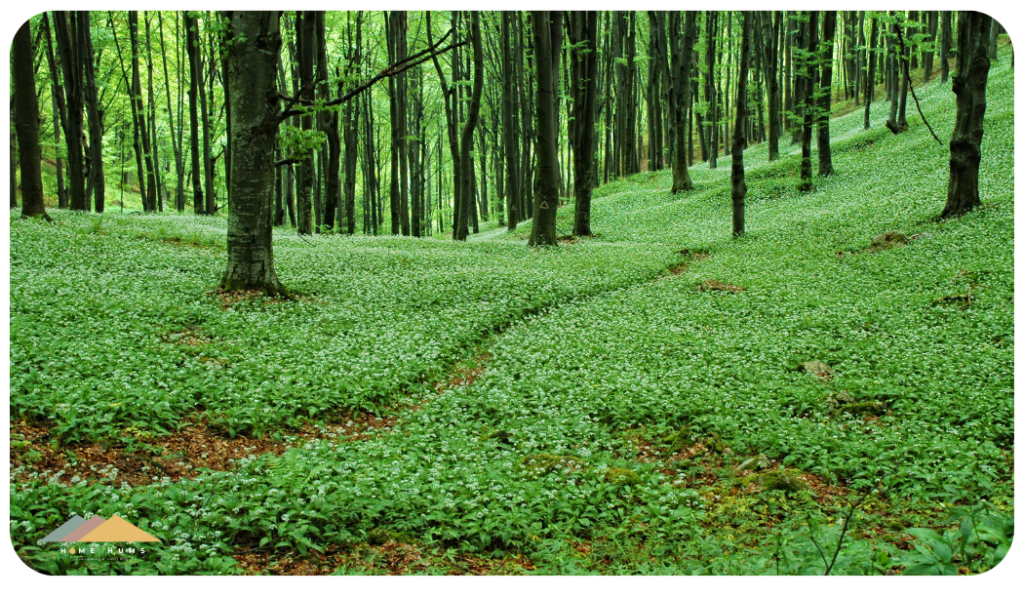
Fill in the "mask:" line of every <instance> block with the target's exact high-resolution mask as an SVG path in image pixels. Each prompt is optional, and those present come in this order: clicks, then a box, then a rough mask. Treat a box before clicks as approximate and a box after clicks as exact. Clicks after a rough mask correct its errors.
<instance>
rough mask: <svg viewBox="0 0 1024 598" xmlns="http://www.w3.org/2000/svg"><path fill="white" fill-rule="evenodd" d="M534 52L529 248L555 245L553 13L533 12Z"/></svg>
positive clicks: (557, 17)
mask: <svg viewBox="0 0 1024 598" xmlns="http://www.w3.org/2000/svg"><path fill="white" fill-rule="evenodd" d="M532 14H533V37H534V51H535V52H536V66H537V72H536V76H537V183H538V184H537V192H538V193H537V199H536V201H535V202H534V209H533V226H532V228H531V230H530V243H529V244H530V246H537V245H556V244H558V234H557V232H556V230H555V218H556V216H557V214H558V153H557V152H558V149H557V146H556V144H555V136H556V135H557V134H558V131H557V130H556V128H555V114H554V112H555V85H556V82H555V81H553V80H552V75H553V71H554V68H553V66H554V64H553V63H554V62H555V61H557V60H558V53H557V52H554V51H553V49H552V47H551V37H552V36H551V30H552V28H555V27H561V24H562V15H561V13H559V12H557V11H553V12H549V11H534V12H533V13H532Z"/></svg>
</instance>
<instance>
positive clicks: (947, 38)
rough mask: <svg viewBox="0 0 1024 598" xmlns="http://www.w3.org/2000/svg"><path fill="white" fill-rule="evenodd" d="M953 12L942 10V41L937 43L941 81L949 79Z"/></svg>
mask: <svg viewBox="0 0 1024 598" xmlns="http://www.w3.org/2000/svg"><path fill="white" fill-rule="evenodd" d="M952 20H953V12H952V11H949V10H944V11H942V26H941V29H942V41H941V42H940V44H939V67H940V68H941V69H942V82H943V83H945V82H946V81H947V80H948V79H949V48H950V46H951V45H952V44H953V27H952V25H951V22H952Z"/></svg>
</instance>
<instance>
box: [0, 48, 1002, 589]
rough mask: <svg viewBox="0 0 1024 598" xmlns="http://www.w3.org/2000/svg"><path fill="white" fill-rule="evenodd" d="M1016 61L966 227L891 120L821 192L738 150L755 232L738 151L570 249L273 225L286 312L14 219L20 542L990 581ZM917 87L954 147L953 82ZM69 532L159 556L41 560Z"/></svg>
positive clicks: (996, 97)
mask: <svg viewBox="0 0 1024 598" xmlns="http://www.w3.org/2000/svg"><path fill="white" fill-rule="evenodd" d="M1008 62H1009V61H1008V60H1004V61H1002V62H1000V63H997V64H995V65H994V67H993V72H992V74H991V76H990V80H989V90H988V109H987V112H986V125H985V126H986V129H985V137H984V145H983V155H984V157H983V162H982V176H981V193H982V197H983V201H984V205H983V206H982V208H981V209H979V210H977V211H975V212H973V213H971V214H969V215H967V216H965V217H964V218H962V219H959V220H953V221H948V222H937V221H935V219H934V216H935V215H936V214H938V213H939V212H940V211H941V209H942V206H943V203H944V200H945V190H946V182H947V178H948V160H949V158H948V146H946V145H940V144H938V143H936V142H935V140H934V139H932V137H931V135H930V134H929V133H928V131H927V129H926V128H925V127H924V125H923V123H922V122H921V119H920V117H919V116H918V115H917V113H916V112H914V113H911V114H909V115H908V117H909V122H910V130H909V131H908V132H906V133H904V134H901V135H899V136H893V135H892V134H891V133H890V132H889V131H888V130H887V129H886V128H885V127H884V125H883V123H884V120H885V117H886V115H887V110H886V106H885V105H884V104H883V103H882V102H877V103H876V104H874V105H873V106H872V115H873V117H872V126H871V129H869V130H864V129H863V124H862V123H863V112H860V111H855V112H851V113H849V114H847V115H845V116H842V117H838V118H836V119H833V120H832V122H831V132H832V148H833V153H834V155H833V158H834V163H835V168H836V171H837V174H836V175H835V176H833V177H830V178H828V179H824V180H816V181H815V183H816V187H815V189H814V190H813V191H812V192H810V193H800V192H798V191H797V190H796V184H797V181H796V176H797V168H798V160H799V148H798V146H788V145H785V144H784V145H783V148H782V151H783V156H782V158H781V159H780V160H778V161H774V162H768V161H767V155H766V152H767V148H766V146H765V145H764V144H762V145H758V146H753V147H751V148H750V149H749V150H748V152H747V153H746V155H745V161H746V165H747V171H746V172H747V184H748V187H749V192H748V196H747V234H746V235H745V236H744V237H742V238H740V239H737V240H733V239H732V238H731V237H730V222H731V209H730V208H731V205H730V200H729V172H730V168H729V167H730V160H729V159H728V158H724V157H723V158H720V159H719V163H718V168H717V169H716V170H709V169H708V168H707V165H705V164H701V165H698V166H696V167H694V168H693V170H692V176H693V179H694V184H695V187H696V190H695V191H693V192H690V193H685V194H677V195H672V194H671V193H669V192H668V189H669V186H670V183H671V173H669V172H667V171H663V172H655V173H642V174H639V175H635V176H632V177H629V178H627V179H623V180H619V181H616V182H613V183H610V184H607V185H604V186H602V187H600V188H599V189H598V190H597V191H596V193H595V201H594V205H593V218H592V220H593V227H594V230H595V233H596V234H595V236H594V237H593V238H589V239H566V242H565V243H563V244H561V245H559V246H558V247H557V248H551V249H544V250H534V249H529V248H527V247H526V244H525V242H524V239H525V238H526V237H527V236H528V233H529V229H528V227H526V226H524V227H521V228H519V229H518V230H517V231H514V232H512V233H506V232H502V231H500V229H497V228H491V226H490V225H488V226H486V227H484V228H485V229H486V232H484V231H482V233H481V235H480V236H479V237H478V238H477V239H476V241H477V242H473V243H467V244H456V243H452V242H451V241H450V240H449V241H445V240H443V239H410V238H393V237H378V238H373V237H362V236H356V237H341V236H315V237H311V238H300V237H297V236H296V235H295V234H294V232H291V231H288V230H280V231H277V233H276V235H275V261H276V265H277V269H278V274H279V276H280V278H281V280H282V282H283V283H284V284H285V285H286V286H287V287H288V288H289V289H291V290H293V291H294V292H296V293H297V295H298V300H296V301H277V300H269V299H263V298H259V297H254V296H251V295H248V294H245V293H233V294H218V293H216V292H215V290H214V287H215V286H216V282H217V280H218V279H219V276H220V274H221V272H222V269H223V267H224V260H225V250H224V247H225V227H226V223H225V221H224V219H204V218H199V217H194V216H173V215H141V214H134V215H123V216H122V215H119V214H117V213H107V214H104V215H103V216H97V215H93V214H74V213H69V212H64V211H59V210H55V211H53V212H52V215H53V216H54V220H55V222H54V224H52V225H48V224H45V223H40V222H35V221H21V220H18V219H17V218H16V216H17V214H16V213H14V212H12V215H11V221H10V225H11V316H10V321H11V341H10V342H11V380H10V383H11V408H10V426H11V447H10V452H11V453H10V458H11V483H10V493H11V537H12V539H13V542H14V544H15V548H16V550H17V551H18V554H19V556H20V557H21V558H22V559H23V560H24V561H25V562H26V563H27V564H28V565H29V566H31V567H33V568H35V569H37V570H40V571H45V572H50V573H87V572H93V573H107V572H143V573H144V572H162V573H200V572H205V573H234V574H245V573H269V574H326V573H334V574H395V573H398V574H401V573H423V574H485V573H490V574H508V573H512V574H530V573H545V574H584V573H610V574H626V573H641V574H654V573H705V574H761V573H783V574H786V573H793V574H820V573H823V572H824V571H825V570H826V567H827V566H828V562H830V561H831V560H832V555H833V554H834V553H836V552H838V557H837V558H836V559H835V563H834V567H833V568H832V571H833V572H836V573H845V574H900V573H944V574H957V573H960V574H973V573H978V572H981V571H984V570H987V569H989V568H991V567H992V566H993V565H994V564H995V563H997V562H998V561H999V559H1000V558H1001V557H1002V555H1004V554H1005V551H1006V549H1007V548H1008V546H1009V541H1010V539H1012V515H1013V503H1014V499H1013V453H1012V451H1013V439H1014V430H1013V363H1014V362H1013V348H1014V341H1013V212H1014V206H1013V176H1014V172H1013V166H1014V165H1013V119H1014V115H1013V70H1012V69H1011V68H1010V67H1009V64H1008ZM917 94H918V97H919V99H920V100H921V107H922V109H923V110H924V111H925V113H926V115H927V117H928V119H929V122H930V123H931V124H932V126H933V127H934V128H935V130H936V132H937V133H938V134H939V136H940V137H941V138H942V140H943V143H948V140H949V135H950V132H951V131H952V126H953V119H954V116H955V99H954V96H953V94H952V92H951V91H950V89H949V85H948V84H947V85H941V84H938V83H931V84H929V85H924V86H921V87H920V88H918V89H917ZM911 107H912V108H913V106H911ZM816 159H817V157H816V156H815V161H816ZM571 221H572V205H571V204H569V205H567V206H565V207H564V208H562V209H560V210H559V219H558V230H559V233H560V234H563V233H568V232H569V231H571ZM885 233H894V234H888V235H886V234H885ZM895 233H898V234H895ZM851 513H852V516H851ZM75 514H77V515H81V516H83V517H86V518H88V517H91V516H92V515H94V514H99V515H101V516H103V517H110V516H112V515H114V514H118V515H120V516H122V517H124V518H125V519H127V520H128V521H130V522H132V523H133V524H135V525H138V526H139V527H141V528H143V529H145V530H147V531H148V532H150V533H151V534H153V535H155V536H156V537H157V538H159V539H161V541H162V543H161V544H159V545H156V546H148V547H147V553H146V554H145V555H137V556H135V557H134V558H127V559H123V560H117V561H108V560H95V559H92V560H90V559H88V558H83V557H80V556H75V555H71V554H68V553H61V552H60V551H59V549H58V548H57V547H56V545H53V544H42V545H38V544H37V543H36V542H37V540H39V539H40V538H41V537H43V536H45V535H46V534H48V533H50V532H51V531H52V530H53V529H55V528H56V527H57V526H59V525H61V524H62V523H64V522H65V521H66V520H67V519H69V518H71V517H72V516H73V515H75ZM968 522H969V525H968ZM844 530H846V533H845V535H843V531H844ZM840 537H842V544H841V547H840Z"/></svg>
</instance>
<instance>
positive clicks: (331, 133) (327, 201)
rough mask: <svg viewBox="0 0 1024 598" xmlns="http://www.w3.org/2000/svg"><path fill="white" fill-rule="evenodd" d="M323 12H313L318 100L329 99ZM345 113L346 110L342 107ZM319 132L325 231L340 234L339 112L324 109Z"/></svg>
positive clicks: (328, 70) (339, 85)
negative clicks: (322, 143) (322, 151)
mask: <svg viewBox="0 0 1024 598" xmlns="http://www.w3.org/2000/svg"><path fill="white" fill-rule="evenodd" d="M325 15H326V13H325V12H324V11H317V12H316V17H315V18H316V72H317V77H316V78H317V80H318V81H320V83H319V85H320V90H319V93H320V97H321V98H324V99H327V98H328V97H329V96H330V91H329V83H328V82H327V75H328V73H329V72H330V65H329V64H328V63H327V32H326V27H325V24H324V19H325ZM341 91H342V86H341V84H340V83H339V84H338V95H341ZM345 109H346V110H348V109H349V107H348V106H345ZM317 119H318V121H319V122H318V125H319V127H320V130H321V131H323V132H324V134H325V135H326V137H327V167H326V169H325V172H324V199H323V204H324V216H323V218H324V220H323V223H324V228H325V229H326V230H329V231H331V232H341V230H342V224H341V219H340V218H339V219H338V223H337V229H335V222H334V217H335V215H337V214H338V186H339V181H338V176H339V171H340V167H341V166H340V165H341V141H340V139H339V133H338V113H337V112H334V111H333V110H323V111H321V112H319V113H318V114H317Z"/></svg>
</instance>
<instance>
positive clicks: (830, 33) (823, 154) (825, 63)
mask: <svg viewBox="0 0 1024 598" xmlns="http://www.w3.org/2000/svg"><path fill="white" fill-rule="evenodd" d="M822 33H823V34H824V36H825V39H823V40H822V43H821V50H820V55H819V60H820V61H821V87H820V90H819V92H818V93H819V98H818V176H819V177H826V176H832V175H833V174H835V173H836V171H835V168H834V167H833V166H832V145H831V143H830V140H829V123H828V119H829V117H830V116H831V115H832V53H833V51H834V50H835V45H834V40H835V35H836V11H834V10H826V11H825V20H824V22H823V23H822Z"/></svg>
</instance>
